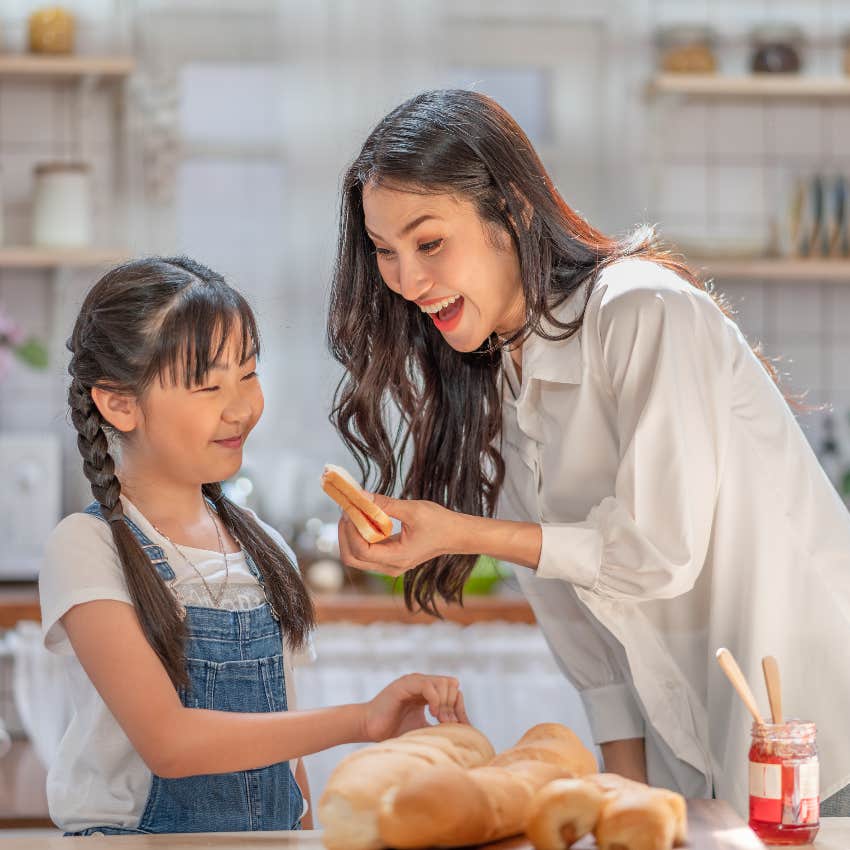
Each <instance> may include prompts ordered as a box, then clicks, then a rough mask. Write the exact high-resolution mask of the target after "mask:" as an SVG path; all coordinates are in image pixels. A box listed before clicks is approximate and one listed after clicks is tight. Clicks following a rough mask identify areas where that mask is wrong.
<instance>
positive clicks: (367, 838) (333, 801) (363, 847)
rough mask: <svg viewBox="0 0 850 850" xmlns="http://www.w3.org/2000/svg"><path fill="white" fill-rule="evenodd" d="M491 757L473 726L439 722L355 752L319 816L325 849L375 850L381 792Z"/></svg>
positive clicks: (341, 767)
mask: <svg viewBox="0 0 850 850" xmlns="http://www.w3.org/2000/svg"><path fill="white" fill-rule="evenodd" d="M492 757H493V747H492V745H491V744H490V741H489V740H488V739H487V737H486V736H485V735H484V734H483V733H482V732H479V731H478V730H477V729H475V728H474V727H472V726H467V725H465V724H460V723H442V724H440V725H439V726H429V727H426V728H424V729H416V730H414V731H412V732H407V733H406V734H404V735H401V736H400V737H398V738H392V739H389V740H387V741H382V742H380V743H378V744H373V745H370V746H368V747H364V748H362V749H360V750H355V751H354V752H353V753H351V754H349V755H348V756H346V757H345V758H344V759H342V761H340V763H339V764H338V765H337V766H336V768H335V770H334V771H333V773H332V774H331V776H330V778H329V779H328V782H327V785H326V786H325V791H324V793H323V794H322V797H321V799H320V800H319V805H318V809H317V813H318V816H319V820H320V821H321V823H322V826H323V828H324V834H323V840H324V843H325V846H326V847H327V848H329V850H378V849H379V848H381V847H384V846H385V844H384V842H383V841H382V839H381V836H380V834H379V831H378V805H379V802H380V800H381V797H382V796H383V794H384V793H385V792H386V791H387V790H388V789H392V788H394V787H396V786H397V785H399V784H401V783H404V782H406V781H407V780H409V779H410V778H411V777H412V776H414V775H415V774H418V773H420V772H421V771H423V770H427V769H434V768H456V769H458V770H462V771H464V772H465V771H466V768H471V767H477V766H478V765H483V764H486V763H487V762H488V761H489V760H490V759H491V758H492Z"/></svg>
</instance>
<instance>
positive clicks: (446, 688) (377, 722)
mask: <svg viewBox="0 0 850 850" xmlns="http://www.w3.org/2000/svg"><path fill="white" fill-rule="evenodd" d="M68 347H69V348H70V350H71V353H72V355H73V356H72V358H71V362H70V365H69V372H70V374H71V377H72V381H71V386H70V390H69V395H68V397H69V403H70V408H71V417H72V420H73V423H74V425H75V427H76V429H77V431H78V438H77V442H78V446H79V450H80V454H81V455H82V456H83V468H84V470H85V474H86V476H87V477H88V479H89V481H90V482H91V487H92V492H93V493H94V496H95V500H96V501H94V502H93V503H92V504H91V505H90V506H89V507H88V508H87V509H86V511H85V513H80V514H72V515H71V516H69V517H67V518H66V519H64V520H63V521H62V522H61V523H60V524H59V526H58V527H57V528H56V529H55V530H54V532H53V534H52V535H51V537H50V539H49V541H48V545H47V553H46V559H45V563H44V566H43V569H42V572H41V576H40V596H41V606H42V617H43V626H44V635H45V644H46V646H47V648H48V649H50V650H52V651H54V652H57V653H60V654H62V655H64V656H66V658H67V672H68V683H69V688H70V696H71V701H72V704H73V707H74V713H73V717H72V720H71V723H70V726H69V728H68V730H67V732H66V734H65V735H64V737H63V739H62V742H61V745H60V748H59V753H58V755H57V758H56V760H55V762H54V763H53V764H52V765H51V766H50V771H49V775H48V781H47V792H48V800H49V804H50V813H51V817H52V818H53V820H54V821H55V822H56V824H57V825H58V826H60V827H61V828H63V829H65V830H66V831H67V832H69V833H72V834H78V835H87V834H93V833H147V832H215V831H238V830H269V829H275V830H288V829H298V828H300V820H301V817H302V813H303V811H304V810H305V809H306V805H305V804H306V799H305V800H302V793H303V795H304V797H305V798H306V797H307V796H308V793H309V792H308V789H307V782H306V776H305V774H304V770H303V764H302V763H301V761H300V757H301V756H304V755H307V754H309V753H314V752H317V751H319V750H322V749H325V748H326V747H332V746H335V745H337V744H342V743H346V742H354V741H378V740H382V739H384V738H387V737H390V736H394V735H398V734H401V733H402V732H404V731H406V730H408V729H412V728H415V727H418V726H422V725H424V724H425V717H424V706H425V705H428V707H429V708H430V711H431V713H432V714H433V715H434V716H435V717H436V718H437V719H439V720H440V721H455V720H460V721H463V722H467V721H466V714H465V711H464V707H463V698H462V696H461V694H460V691H459V690H458V685H457V682H456V681H455V680H454V679H451V678H446V677H435V676H420V675H411V676H405V677H403V678H401V679H399V680H397V681H395V682H393V683H392V684H390V685H389V686H388V687H387V688H385V689H384V690H383V691H381V693H379V694H378V695H377V696H376V697H375V698H374V699H372V700H371V701H369V702H367V703H363V704H355V705H344V706H337V707H333V708H326V709H319V710H313V711H294V710H292V709H294V699H293V693H292V665H293V663H298V660H299V658H302V659H303V657H304V655H305V654H308V653H309V649H310V646H309V635H310V631H311V630H312V628H313V625H314V612H313V607H312V604H311V601H310V598H309V596H308V594H307V591H306V589H305V587H304V585H303V584H302V582H301V579H300V577H299V574H298V571H297V568H296V565H295V558H294V556H293V553H292V551H291V550H290V549H289V548H288V546H287V545H286V544H285V543H284V541H283V539H282V538H281V537H280V535H279V534H278V533H277V532H276V531H274V529H272V528H271V527H270V526H268V525H266V524H265V523H264V522H262V521H261V520H259V519H258V518H257V517H256V516H255V515H254V514H253V513H252V512H250V511H247V510H244V509H241V508H239V507H237V506H236V505H234V504H233V503H232V502H230V501H228V500H227V498H226V497H225V496H224V495H223V493H222V488H221V485H220V484H219V483H218V482H220V481H223V480H225V479H226V478H228V477H229V476H231V475H233V474H234V473H235V472H236V471H237V470H238V469H239V467H240V465H241V461H242V447H243V445H244V443H245V440H246V438H247V436H248V434H249V433H250V432H251V429H252V428H253V427H254V425H256V423H257V420H258V419H259V418H260V415H261V413H262V410H263V394H262V391H261V389H260V383H259V379H258V377H257V373H256V371H255V369H256V362H257V356H258V354H259V340H258V335H257V326H256V323H255V319H254V316H253V314H252V312H251V310H250V308H249V307H248V304H247V303H246V302H245V300H244V299H243V297H242V296H241V295H240V294H239V293H238V292H236V291H235V290H234V289H232V288H230V287H229V286H228V285H227V284H226V283H225V282H224V280H223V279H222V278H221V277H220V276H219V275H217V274H215V273H213V272H211V271H210V270H209V269H207V268H204V267H203V266H201V265H199V264H197V263H194V262H192V261H191V260H188V259H185V258H177V259H144V260H137V261H134V262H129V263H127V264H125V265H122V266H119V267H118V268H116V269H114V270H112V271H111V272H109V273H108V274H106V275H105V276H104V277H103V278H102V279H101V280H100V281H99V282H98V283H97V284H96V285H95V286H94V287H93V288H92V290H91V291H90V292H89V294H88V296H87V297H86V299H85V301H84V303H83V306H82V309H81V311H80V315H79V317H78V318H77V322H76V324H75V326H74V331H73V334H72V336H71V338H70V340H69V342H68ZM287 709H289V710H287ZM293 760H298V767H297V768H296V769H295V775H294V776H293V773H292V772H291V770H290V764H289V763H290V761H293ZM307 825H308V826H309V825H310V822H309V821H307Z"/></svg>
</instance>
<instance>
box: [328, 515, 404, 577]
mask: <svg viewBox="0 0 850 850" xmlns="http://www.w3.org/2000/svg"><path fill="white" fill-rule="evenodd" d="M338 534H339V556H340V560H341V561H342V562H343V564H345V565H346V566H349V567H355V568H357V569H359V570H372V571H374V572H378V573H383V574H384V575H388V576H398V575H401V574H402V573H403V572H404V571H405V570H404V568H403V567H399V566H396V565H395V564H393V563H392V557H393V556H392V554H388V553H387V551H386V549H382V548H381V547H382V546H383V545H385V544H384V543H382V544H374V545H372V544H369V543H367V542H366V541H365V540H364V539H363V538H362V537H361V535H360V532H359V531H358V530H357V527H356V526H355V525H354V523H353V522H352V521H351V520H350V519H349V518H348V517H347V516H345V514H343V516H342V518H341V519H340V521H339V531H338ZM397 541H398V537H397V536H396V538H395V541H394V540H393V538H389V540H388V541H385V542H397Z"/></svg>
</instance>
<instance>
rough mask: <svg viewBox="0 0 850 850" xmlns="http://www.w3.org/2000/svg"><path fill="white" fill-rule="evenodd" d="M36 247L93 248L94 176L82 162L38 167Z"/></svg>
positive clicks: (34, 221)
mask: <svg viewBox="0 0 850 850" xmlns="http://www.w3.org/2000/svg"><path fill="white" fill-rule="evenodd" d="M34 173H35V195H34V198H33V224H32V228H33V235H32V241H33V244H34V245H39V246H43V247H71V246H75V247H80V246H85V245H90V244H91V243H92V238H93V230H94V221H93V212H92V197H91V173H90V168H89V166H88V165H87V164H86V163H82V162H42V163H39V164H38V165H36V166H35V169H34Z"/></svg>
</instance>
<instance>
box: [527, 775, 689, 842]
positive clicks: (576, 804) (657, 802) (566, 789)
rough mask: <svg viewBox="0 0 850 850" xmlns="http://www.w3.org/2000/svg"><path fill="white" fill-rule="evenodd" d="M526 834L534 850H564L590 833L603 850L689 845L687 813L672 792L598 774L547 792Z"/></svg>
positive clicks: (537, 801)
mask: <svg viewBox="0 0 850 850" xmlns="http://www.w3.org/2000/svg"><path fill="white" fill-rule="evenodd" d="M525 831H526V834H527V835H528V837H529V839H530V840H531V843H532V844H533V845H534V847H535V848H536V850H565V848H567V847H569V846H570V844H572V843H573V842H574V841H577V840H578V839H579V838H581V837H582V836H583V835H586V834H588V833H589V832H593V833H594V835H595V836H596V842H597V845H598V846H599V848H600V850H659V848H660V850H669V848H671V847H673V846H677V847H678V846H681V845H682V844H685V843H686V842H687V810H686V806H685V799H684V797H682V796H681V794H677V793H676V792H674V791H669V790H667V789H666V788H652V787H650V786H648V785H644V784H643V783H641V782H634V781H632V780H630V779H626V778H625V777H622V776H618V775H617V774H614V773H597V774H590V775H587V776H584V777H583V778H582V779H580V780H574V781H571V782H553V783H551V784H550V785H548V786H546V787H545V788H543V789H542V790H541V791H540V792H539V793H538V794H537V795H536V796H535V798H534V799H533V800H532V802H531V804H530V805H529V808H528V816H527V822H526V826H525Z"/></svg>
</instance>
